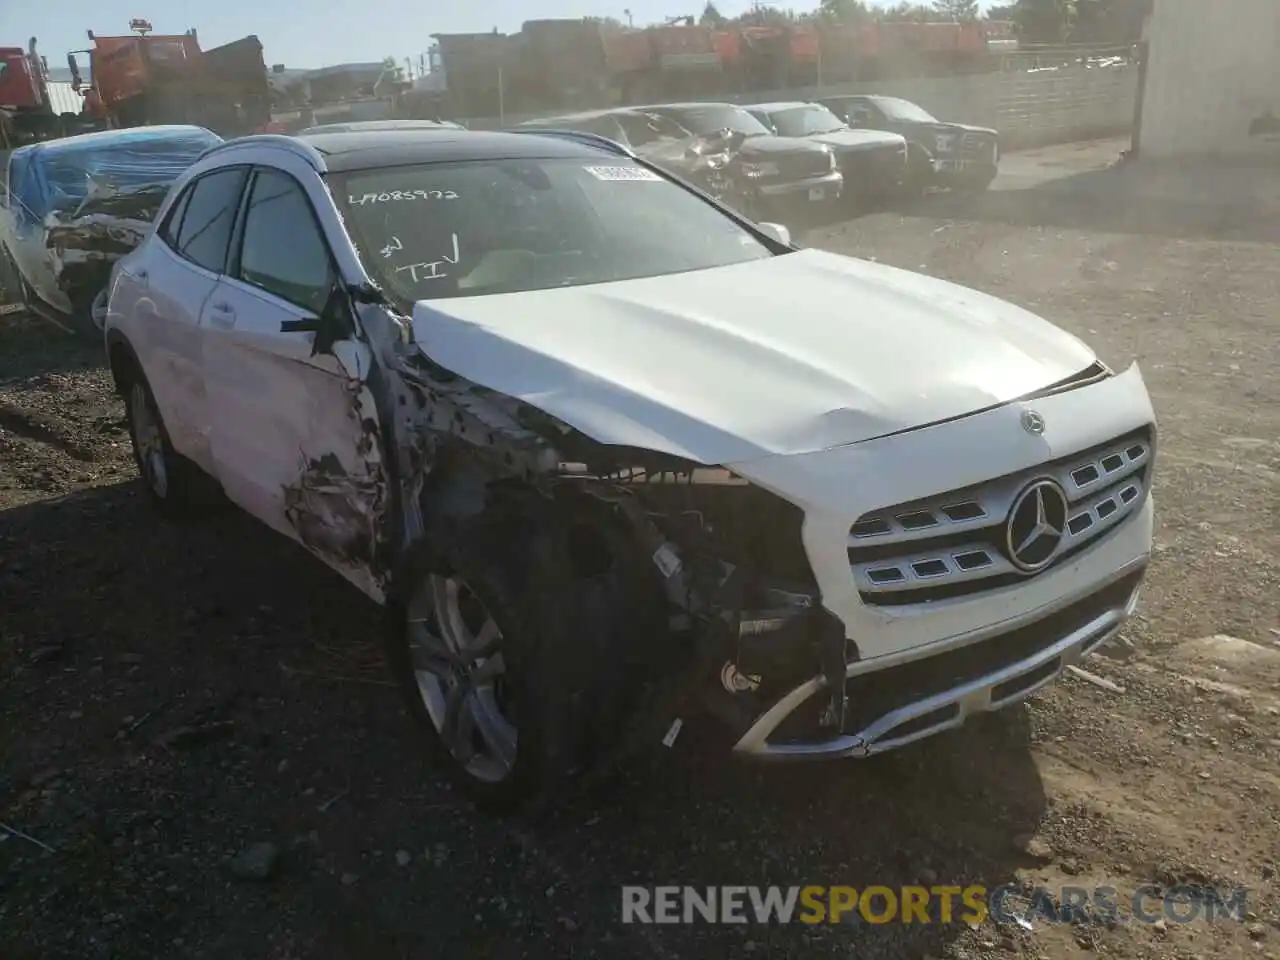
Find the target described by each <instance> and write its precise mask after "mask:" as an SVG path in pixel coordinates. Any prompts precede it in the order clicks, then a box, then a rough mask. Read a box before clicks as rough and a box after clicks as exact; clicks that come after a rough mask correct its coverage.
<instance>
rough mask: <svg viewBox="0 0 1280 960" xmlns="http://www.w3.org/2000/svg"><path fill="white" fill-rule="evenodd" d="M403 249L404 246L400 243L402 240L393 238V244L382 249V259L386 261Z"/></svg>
mask: <svg viewBox="0 0 1280 960" xmlns="http://www.w3.org/2000/svg"><path fill="white" fill-rule="evenodd" d="M403 249H404V244H403V243H401V242H400V238H399V237H392V238H391V242H390V243H388V244H387V245H386V246H385V247H383V248H382V259H383V260H386V259H387V258H389V257H390V256H391V255H392V254H393V253H395V252H397V251H399V250H403Z"/></svg>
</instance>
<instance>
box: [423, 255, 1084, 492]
mask: <svg viewBox="0 0 1280 960" xmlns="http://www.w3.org/2000/svg"><path fill="white" fill-rule="evenodd" d="M413 328H414V333H415V335H416V338H417V340H418V342H419V344H420V347H421V349H422V350H423V352H424V353H425V354H426V355H427V356H428V357H430V358H431V359H432V360H434V361H435V362H436V363H438V364H440V365H442V366H443V367H445V368H447V369H449V370H452V371H453V372H455V373H457V374H459V375H460V376H462V377H465V378H466V379H468V380H471V381H473V382H474V383H477V384H479V385H481V386H483V387H488V388H490V389H493V390H497V391H499V392H501V393H504V394H507V395H510V396H513V397H517V398H519V399H521V400H523V401H525V402H526V403H528V404H530V405H532V406H534V407H536V408H538V409H539V410H541V411H543V412H544V413H547V414H550V415H551V416H553V417H555V418H557V419H559V420H561V421H563V422H564V423H566V424H568V425H570V426H572V427H574V428H576V429H578V430H580V431H582V432H583V433H585V434H586V435H587V436H589V437H592V438H593V439H595V440H597V441H599V442H602V443H610V444H623V445H630V446H636V447H642V448H646V449H651V450H656V451H661V452H665V453H670V454H673V455H676V456H680V457H685V458H687V459H690V460H695V461H699V462H702V463H707V464H723V463H734V462H742V461H747V460H752V459H755V458H758V457H763V456H769V455H777V454H797V453H809V452H813V451H816V450H822V449H827V448H829V447H833V446H838V445H841V444H847V443H855V442H858V441H861V440H868V439H872V438H874V437H879V436H883V435H885V434H887V433H893V432H895V431H900V430H905V429H909V428H912V427H918V426H924V425H926V424H929V423H934V422H937V421H939V420H944V419H947V418H950V417H956V416H960V415H963V414H966V413H971V412H976V411H978V410H981V409H984V408H988V407H991V406H994V405H997V404H1000V403H1004V402H1007V401H1010V400H1013V399H1016V398H1018V397H1020V396H1024V395H1026V394H1028V393H1031V392H1033V391H1035V390H1037V389H1039V388H1042V387H1046V386H1049V385H1050V384H1053V383H1056V382H1058V381H1060V380H1063V379H1066V378H1067V377H1069V376H1071V375H1072V374H1074V373H1077V372H1079V371H1081V370H1083V369H1084V368H1085V367H1087V366H1088V365H1089V364H1090V363H1092V362H1093V361H1094V355H1093V353H1092V351H1090V350H1089V349H1088V348H1087V347H1086V346H1085V345H1084V344H1083V343H1081V342H1080V341H1079V340H1077V339H1076V338H1075V337H1072V336H1071V335H1069V334H1067V333H1065V332H1064V331H1062V330H1059V329H1058V328H1056V327H1054V326H1052V325H1051V324H1049V323H1047V322H1046V321H1044V320H1041V319H1040V318H1038V317H1036V316H1034V315H1033V314H1031V313H1028V312H1026V311H1024V310H1022V309H1020V308H1018V307H1015V306H1013V305H1012V304H1009V303H1005V302H1004V301H1001V300H997V299H995V298H994V297H989V296H987V295H985V294H981V293H978V292H976V291H974V290H970V289H967V288H965V287H960V286H956V285H954V284H950V283H947V282H944V281H942V280H937V279H934V278H932V277H926V276H923V275H920V274H916V273H911V272H909V271H906V270H899V269H896V268H893V267H887V266H883V265H881V264H876V263H870V262H867V261H863V260H856V259H852V258H848V257H842V256H838V255H836V254H831V253H826V252H823V251H818V250H803V251H799V252H796V253H790V254H785V255H782V256H778V257H773V258H770V259H767V260H756V261H752V262H749V263H743V264H736V265H734V266H728V267H718V268H714V269H709V270H696V271H691V272H689V273H683V274H675V275H672V276H665V277H653V278H647V279H642V280H627V281H621V282H617V283H603V284H594V285H588V286H580V287H562V288H557V289H552V290H541V291H534V292H529V293H519V294H495V295H491V296H477V297H461V298H449V299H441V300H434V301H419V302H418V303H417V304H416V305H415V306H414V309H413ZM921 467H922V469H924V468H925V467H927V465H924V464H922V465H921Z"/></svg>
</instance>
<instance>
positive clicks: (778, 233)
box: [756, 223, 791, 247]
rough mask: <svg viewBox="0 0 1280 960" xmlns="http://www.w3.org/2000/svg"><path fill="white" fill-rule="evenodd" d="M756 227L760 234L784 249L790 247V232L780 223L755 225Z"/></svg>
mask: <svg viewBox="0 0 1280 960" xmlns="http://www.w3.org/2000/svg"><path fill="white" fill-rule="evenodd" d="M756 227H757V228H758V229H759V230H760V232H761V233H763V234H765V235H766V236H768V237H769V238H770V239H772V240H776V241H778V243H780V244H782V245H783V246H784V247H789V246H791V231H790V230H788V229H787V228H786V227H784V226H783V225H782V224H780V223H757V224H756Z"/></svg>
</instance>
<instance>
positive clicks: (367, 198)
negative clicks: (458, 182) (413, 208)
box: [347, 190, 458, 207]
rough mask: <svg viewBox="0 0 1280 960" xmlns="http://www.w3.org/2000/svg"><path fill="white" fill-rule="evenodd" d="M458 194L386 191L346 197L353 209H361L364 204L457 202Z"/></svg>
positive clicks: (427, 191) (433, 191)
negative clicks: (428, 201) (418, 201)
mask: <svg viewBox="0 0 1280 960" xmlns="http://www.w3.org/2000/svg"><path fill="white" fill-rule="evenodd" d="M457 199H458V194H457V193H455V192H454V191H453V190H386V191H384V192H382V193H366V194H362V195H361V196H358V197H357V196H353V195H351V194H348V195H347V202H348V203H350V204H351V205H352V206H355V207H363V206H364V205H365V204H366V203H391V202H393V201H402V200H457Z"/></svg>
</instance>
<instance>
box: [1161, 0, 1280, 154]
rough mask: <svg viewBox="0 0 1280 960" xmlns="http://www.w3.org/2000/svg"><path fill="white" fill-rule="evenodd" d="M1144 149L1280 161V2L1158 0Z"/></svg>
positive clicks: (1252, 0) (1274, 0) (1168, 152)
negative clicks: (1254, 157)
mask: <svg viewBox="0 0 1280 960" xmlns="http://www.w3.org/2000/svg"><path fill="white" fill-rule="evenodd" d="M1147 40H1148V43H1149V48H1148V61H1147V77H1146V84H1145V90H1144V93H1143V94H1142V97H1143V99H1142V122H1141V131H1140V140H1139V149H1140V152H1141V154H1142V156H1144V157H1147V158H1166V157H1195V156H1210V155H1213V156H1249V155H1255V156H1256V155H1260V154H1268V153H1269V154H1271V155H1273V156H1275V157H1276V158H1278V159H1280V0H1155V6H1154V10H1153V13H1152V15H1151V17H1150V18H1149V20H1148V22H1147Z"/></svg>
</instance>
